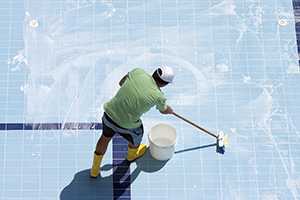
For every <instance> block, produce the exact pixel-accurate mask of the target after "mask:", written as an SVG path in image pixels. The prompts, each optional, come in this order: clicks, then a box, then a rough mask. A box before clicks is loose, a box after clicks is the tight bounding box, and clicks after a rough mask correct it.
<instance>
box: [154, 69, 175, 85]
mask: <svg viewBox="0 0 300 200" xmlns="http://www.w3.org/2000/svg"><path fill="white" fill-rule="evenodd" d="M159 69H161V72H162V73H161V75H160V74H159V73H158V76H159V78H161V79H162V80H163V81H165V82H167V83H172V82H173V79H174V76H175V74H174V71H173V69H172V68H171V67H168V66H160V67H159Z"/></svg>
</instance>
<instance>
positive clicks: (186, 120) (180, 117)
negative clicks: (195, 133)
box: [173, 112, 218, 138]
mask: <svg viewBox="0 0 300 200" xmlns="http://www.w3.org/2000/svg"><path fill="white" fill-rule="evenodd" d="M173 115H175V116H176V117H178V118H179V119H182V120H183V121H185V122H187V123H189V124H191V125H193V126H194V127H196V128H198V129H200V130H201V131H203V132H205V133H207V134H209V135H211V136H213V137H215V138H218V136H216V135H215V134H213V133H211V132H209V131H208V130H206V129H204V128H202V127H200V126H198V125H197V124H195V123H193V122H191V121H190V120H188V119H186V118H184V117H182V116H180V115H178V114H177V113H175V112H173Z"/></svg>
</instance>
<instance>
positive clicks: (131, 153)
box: [127, 144, 147, 161]
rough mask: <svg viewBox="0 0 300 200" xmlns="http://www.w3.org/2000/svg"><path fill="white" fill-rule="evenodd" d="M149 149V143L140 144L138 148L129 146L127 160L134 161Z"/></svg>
mask: <svg viewBox="0 0 300 200" xmlns="http://www.w3.org/2000/svg"><path fill="white" fill-rule="evenodd" d="M146 150H147V145H145V144H140V146H139V147H138V148H130V147H128V154H127V160H128V161H134V160H136V159H138V158H139V157H141V156H143V155H144V154H145V152H146Z"/></svg>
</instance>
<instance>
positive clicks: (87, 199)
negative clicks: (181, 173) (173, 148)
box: [60, 150, 167, 200]
mask: <svg viewBox="0 0 300 200" xmlns="http://www.w3.org/2000/svg"><path fill="white" fill-rule="evenodd" d="M135 163H136V168H135V169H134V170H133V171H132V172H131V174H130V176H129V175H128V170H130V164H131V163H130V162H128V161H127V160H123V161H122V162H121V163H119V164H118V165H116V166H113V165H111V164H107V165H104V166H103V167H101V170H102V171H107V170H110V169H112V168H113V173H112V174H111V175H109V176H106V177H98V178H97V179H93V178H90V169H86V170H82V171H80V172H78V173H76V174H75V176H74V178H73V180H72V182H71V183H70V184H69V185H67V186H66V187H65V188H64V189H63V190H62V191H61V193H60V200H99V199H105V200H108V199H119V197H120V196H122V195H123V193H124V192H126V191H127V190H128V189H129V188H130V185H131V183H133V182H134V181H135V180H136V179H137V177H138V176H139V174H140V173H141V172H146V173H154V172H156V171H159V170H160V169H162V168H163V167H164V166H165V164H166V163H167V161H157V160H154V159H153V158H152V157H151V155H150V153H149V150H147V152H146V153H145V155H144V156H143V157H142V158H140V159H138V160H136V161H135ZM116 177H117V179H116ZM113 186H114V187H115V188H117V190H116V191H113V188H114V187H113Z"/></svg>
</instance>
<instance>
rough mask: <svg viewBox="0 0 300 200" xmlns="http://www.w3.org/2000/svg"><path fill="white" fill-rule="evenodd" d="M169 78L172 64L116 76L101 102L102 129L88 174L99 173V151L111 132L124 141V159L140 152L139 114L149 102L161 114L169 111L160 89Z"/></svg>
mask: <svg viewBox="0 0 300 200" xmlns="http://www.w3.org/2000/svg"><path fill="white" fill-rule="evenodd" d="M173 78H174V72H173V70H172V68H170V67H168V66H162V67H159V68H158V69H157V70H155V71H154V73H153V74H152V76H151V75H149V74H148V73H146V72H145V71H144V70H143V69H140V68H136V69H134V70H132V71H130V72H129V73H128V74H127V75H126V76H124V77H123V78H122V79H121V80H120V82H119V85H120V86H121V88H120V89H119V91H118V92H117V94H116V95H115V96H114V97H113V98H112V99H111V100H110V101H109V102H107V103H105V104H104V114H103V117H102V124H103V132H102V135H101V137H100V139H99V140H98V142H97V146H96V150H95V152H94V159H93V165H92V168H91V171H90V176H91V177H93V178H96V177H97V176H98V175H99V173H100V165H101V161H102V158H103V155H104V154H105V152H106V149H107V146H108V144H109V142H110V140H111V138H112V137H113V135H114V134H115V133H119V134H120V135H121V136H122V137H124V138H125V139H126V140H127V141H128V153H127V160H128V161H134V160H136V159H137V158H139V157H141V156H143V155H144V153H145V152H146V149H147V146H146V145H145V144H141V141H142V137H143V133H144V129H143V124H142V121H141V119H140V117H141V116H142V115H143V114H144V113H146V112H147V111H149V110H150V108H152V107H153V106H156V109H158V110H159V111H160V112H161V113H162V114H172V113H173V110H172V108H171V107H170V106H168V105H167V104H166V98H165V97H164V94H163V93H162V91H161V90H160V88H162V87H164V86H166V85H167V84H169V83H171V82H172V81H173Z"/></svg>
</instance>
